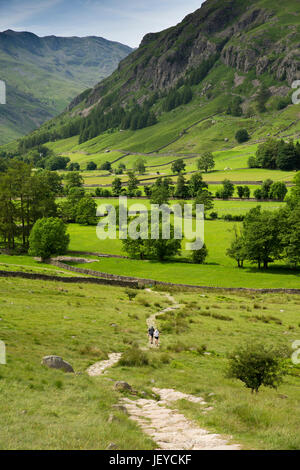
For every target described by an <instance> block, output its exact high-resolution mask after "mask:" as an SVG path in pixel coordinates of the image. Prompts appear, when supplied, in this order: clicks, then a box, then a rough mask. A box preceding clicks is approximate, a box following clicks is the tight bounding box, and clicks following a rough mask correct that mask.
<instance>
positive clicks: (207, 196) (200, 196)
mask: <svg viewBox="0 0 300 470" xmlns="http://www.w3.org/2000/svg"><path fill="white" fill-rule="evenodd" d="M213 200H214V198H213V195H212V193H211V192H210V191H208V190H207V189H202V190H200V191H198V193H197V195H196V199H195V202H194V209H195V208H196V205H197V204H203V205H204V214H205V215H206V214H207V211H211V210H212V209H213V208H214V202H213Z"/></svg>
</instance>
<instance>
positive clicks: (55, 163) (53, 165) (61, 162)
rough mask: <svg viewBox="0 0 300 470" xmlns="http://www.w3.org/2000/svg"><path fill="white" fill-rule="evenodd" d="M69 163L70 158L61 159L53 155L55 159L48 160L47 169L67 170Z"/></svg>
mask: <svg viewBox="0 0 300 470" xmlns="http://www.w3.org/2000/svg"><path fill="white" fill-rule="evenodd" d="M69 161H70V158H69V157H61V156H58V155H53V157H50V158H49V160H47V162H46V169H47V170H51V171H55V170H65V169H66V167H67V164H68V163H69Z"/></svg>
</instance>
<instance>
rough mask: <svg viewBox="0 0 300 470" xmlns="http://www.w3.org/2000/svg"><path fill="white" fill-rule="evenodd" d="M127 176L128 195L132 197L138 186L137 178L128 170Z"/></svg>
mask: <svg viewBox="0 0 300 470" xmlns="http://www.w3.org/2000/svg"><path fill="white" fill-rule="evenodd" d="M128 178H129V179H128V196H129V197H133V196H134V195H135V191H136V190H137V188H138V185H139V180H138V179H137V178H136V176H135V174H134V173H133V172H132V171H129V172H128Z"/></svg>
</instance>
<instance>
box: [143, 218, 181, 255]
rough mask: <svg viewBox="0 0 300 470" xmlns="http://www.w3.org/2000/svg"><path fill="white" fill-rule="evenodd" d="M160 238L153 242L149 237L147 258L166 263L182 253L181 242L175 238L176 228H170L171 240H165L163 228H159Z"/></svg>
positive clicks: (146, 242) (146, 243)
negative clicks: (165, 261)
mask: <svg viewBox="0 0 300 470" xmlns="http://www.w3.org/2000/svg"><path fill="white" fill-rule="evenodd" d="M159 233H160V238H159V239H158V240H152V239H151V237H150V236H149V238H148V240H144V241H145V248H146V258H149V259H157V260H159V261H164V260H166V259H169V258H171V257H173V256H175V255H177V254H179V253H180V250H181V240H177V239H175V238H174V227H173V226H172V225H171V227H170V238H169V239H168V240H165V239H163V238H162V226H161V224H160V227H159Z"/></svg>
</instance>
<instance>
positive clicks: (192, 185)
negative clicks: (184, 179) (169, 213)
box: [188, 173, 208, 198]
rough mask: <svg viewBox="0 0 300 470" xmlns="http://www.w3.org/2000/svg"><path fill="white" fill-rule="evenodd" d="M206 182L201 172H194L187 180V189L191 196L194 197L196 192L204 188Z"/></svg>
mask: <svg viewBox="0 0 300 470" xmlns="http://www.w3.org/2000/svg"><path fill="white" fill-rule="evenodd" d="M207 187H208V186H207V184H206V183H205V182H204V181H203V178H202V175H201V173H194V174H193V175H192V177H191V179H190V180H189V182H188V191H189V195H190V196H191V198H194V197H196V195H197V193H198V192H199V191H201V190H202V189H204V188H207Z"/></svg>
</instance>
